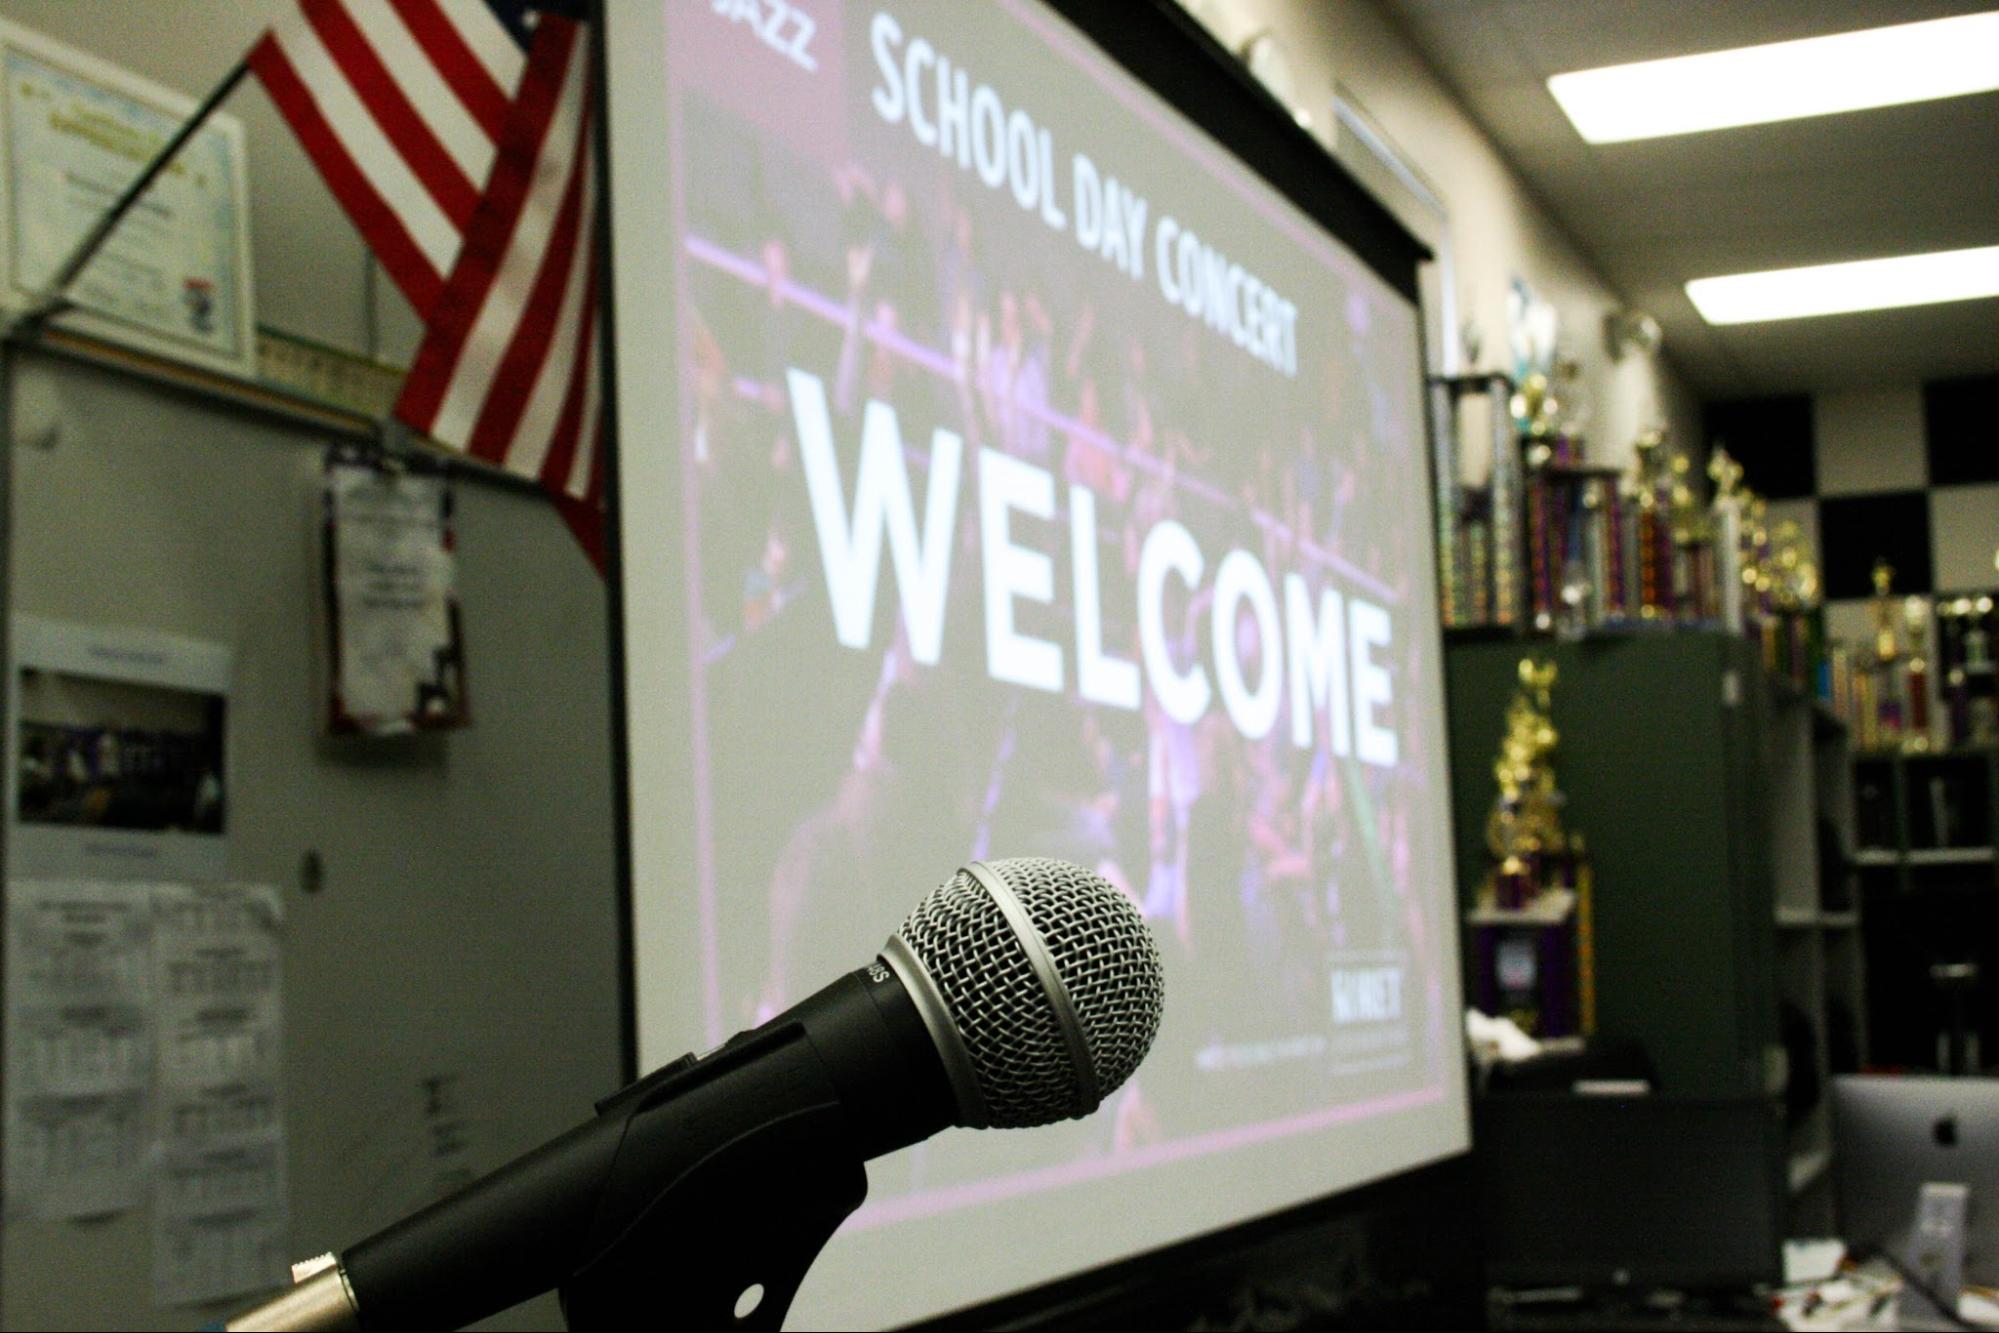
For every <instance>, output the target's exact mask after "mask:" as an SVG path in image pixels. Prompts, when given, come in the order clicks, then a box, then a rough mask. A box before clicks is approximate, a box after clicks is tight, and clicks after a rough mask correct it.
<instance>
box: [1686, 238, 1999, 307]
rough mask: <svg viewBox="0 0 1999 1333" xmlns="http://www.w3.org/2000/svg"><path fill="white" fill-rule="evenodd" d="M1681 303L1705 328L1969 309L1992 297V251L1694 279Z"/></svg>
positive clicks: (1998, 254) (1998, 277) (1995, 266)
mask: <svg viewBox="0 0 1999 1333" xmlns="http://www.w3.org/2000/svg"><path fill="white" fill-rule="evenodd" d="M1687 296H1688V298H1689V299H1690V300H1692V301H1693V303H1694V308H1695V309H1696V310H1698V311H1700V312H1701V318H1702V319H1705V320H1706V321H1707V322H1708V323H1710V324H1753V323H1756V322H1758V321H1760V320H1766V319H1803V318H1805V317H1806V316H1809V315H1844V314H1850V313H1851V312H1853V311H1856V310H1893V309H1896V308H1898V307H1900V306H1911V305H1934V304H1936V303H1937V302H1939V301H1969V300H1972V299H1974V298H1976V297H1980V296H1999V245H1986V246H1980V247H1978V248H1977V249H1974V250H1940V251H1938V252H1936V253H1935V254H1927V255H1898V256H1896V257H1895V258H1893V259H1862V260H1857V261H1855V262H1853V263H1850V264H1813V265H1811V266H1810V267H1808V268H1780V269H1772V270H1770V271H1769V272H1766V273H1736V274H1732V275H1730V276H1728V277H1724V278H1696V279H1694V280H1693V281H1692V282H1690V283H1688V284H1687Z"/></svg>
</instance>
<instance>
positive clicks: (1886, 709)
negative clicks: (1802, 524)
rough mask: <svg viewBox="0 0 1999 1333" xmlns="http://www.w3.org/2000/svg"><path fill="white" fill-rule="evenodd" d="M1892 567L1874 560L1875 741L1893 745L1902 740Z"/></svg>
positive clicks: (1898, 656)
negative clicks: (1876, 722)
mask: <svg viewBox="0 0 1999 1333" xmlns="http://www.w3.org/2000/svg"><path fill="white" fill-rule="evenodd" d="M1894 586H1895V570H1894V567H1893V566H1891V565H1890V564H1889V563H1888V562H1887V561H1886V560H1876V561H1875V562H1874V709H1875V715H1876V718H1877V720H1878V723H1879V726H1878V730H1877V731H1876V733H1875V740H1876V744H1878V745H1881V746H1894V745H1898V744H1900V743H1901V740H1902V690H1901V684H1902V682H1901V681H1899V680H1898V679H1896V672H1895V665H1896V663H1897V662H1899V661H1900V660H1901V657H1902V646H1901V644H1900V643H1899V642H1898V641H1897V640H1896V637H1895V598H1894V593H1893V589H1894Z"/></svg>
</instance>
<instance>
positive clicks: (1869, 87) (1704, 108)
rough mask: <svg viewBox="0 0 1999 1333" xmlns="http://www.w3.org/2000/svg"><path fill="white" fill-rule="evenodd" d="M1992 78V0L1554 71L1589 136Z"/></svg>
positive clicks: (1561, 95) (1688, 126) (1780, 112)
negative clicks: (1938, 13) (1890, 22)
mask: <svg viewBox="0 0 1999 1333" xmlns="http://www.w3.org/2000/svg"><path fill="white" fill-rule="evenodd" d="M1995 89H1999V10H1995V11H1992V12H1989V13H1984V14H1964V15H1960V16H1958V17H1956V18H1944V19H1932V20H1930V21H1928V22H1925V23H1901V24H1896V25H1895V26H1893V27H1888V28H1868V29H1865V30H1863V31H1861V32H1842V33H1836V34H1834V35H1833V36H1830V37H1807V38H1804V39H1802V40H1800V41H1794V42H1773V43H1771V44H1769V45H1767V46H1743V47H1738V48H1736V49H1735V50H1733V51H1710V52H1708V53H1707V54H1705V55H1697V56H1674V57H1673V58H1671V59H1669V60H1646V61H1641V62H1639V63H1637V64H1633V65H1606V66H1605V67H1603V68H1602V69H1586V70H1577V71H1575V72H1573V73H1569V74H1557V75H1555V76H1554V77H1553V78H1551V79H1549V80H1548V91H1549V92H1551V93H1553V94H1554V95H1555V100H1556V101H1557V102H1560V103H1561V104H1562V110H1564V111H1566V112H1568V114H1569V119H1570V120H1572V121H1574V122H1575V126H1576V129H1577V130H1578V131H1579V132H1580V133H1581V134H1582V136H1583V138H1584V139H1586V140H1588V141H1589V142H1590V143H1619V142H1622V141H1624V140H1627V139H1654V138H1658V137H1659V136H1660V135H1665V134H1694V133H1697V132H1699V131H1701V130H1720V129H1727V128H1729V127H1730V126H1734V125H1761V124H1765V123H1767V122H1769V121H1773V120H1796V119H1798V118H1799V117H1802V116H1829V115H1833V114H1835V113H1837V112H1841V111H1861V110H1865V109H1866V108H1868V107H1877V106H1895V105H1898V104H1900V103H1903V102H1927V101H1931V100H1934V99H1936V98H1939V97H1962V96H1965V95H1966V94H1970V93H1987V92H1992V91H1994V90H1995Z"/></svg>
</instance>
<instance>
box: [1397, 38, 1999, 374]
mask: <svg viewBox="0 0 1999 1333" xmlns="http://www.w3.org/2000/svg"><path fill="white" fill-rule="evenodd" d="M1377 2H1378V3H1379V5H1380V7H1381V8H1382V9H1383V11H1384V12H1386V13H1387V14H1388V15H1389V17H1390V19H1391V20H1392V21H1394V22H1395V23H1397V24H1398V25H1399V26H1400V27H1401V28H1402V30H1403V31H1404V33H1405V34H1406V35H1407V36H1408V37H1409V39H1410V40H1411V42H1413V43H1414V44H1415V46H1416V47H1417V48H1418V49H1419V50H1420V51H1422V52H1423V53H1424V55H1425V56H1427V58H1428V59H1429V61H1430V62H1431V64H1432V65H1434V66H1435V67H1436V69H1437V71H1438V72H1439V73H1440V74H1441V75H1442V76H1443V77H1444V79H1445V80H1446V81H1447V82H1448V83H1450V84H1451V85H1452V86H1453V87H1454V88H1455V90H1456V91H1457V94H1458V96H1459V97H1460V98H1461V99H1462V101H1463V102H1464V104H1465V105H1466V107H1467V108H1468V109H1469V110H1470V112H1471V114H1472V115H1473V116H1474V117H1475V118H1476V119H1477V120H1478V121H1479V123H1480V124H1481V125H1483V126H1484V127H1485V130H1486V132H1487V133H1488V134H1489V135H1491V136H1492V138H1493V140H1494V142H1495V143H1496V144H1497V145H1498V147H1499V150H1500V151H1501V152H1502V153H1503V154H1504V155H1505V156H1506V157H1507V158H1508V159H1509V161H1510V162H1511V163H1512V165H1513V167H1514V168H1515V170H1516V171H1517V172H1518V173H1519V174H1520V176H1521V177H1522V178H1523V179H1524V180H1525V181H1526V183H1527V186H1528V188H1529V189H1530V190H1532V191H1533V192H1534V193H1535V194H1536V195H1538V196H1539V197H1540V199H1541V200H1542V202H1543V203H1544V204H1545V205H1546V207H1547V208H1548V210H1549V211H1550V212H1551V213H1552V214H1553V215H1554V216H1555V218H1556V219H1557V220H1558V221H1559V222H1560V224H1561V225H1562V226H1563V227H1564V228H1565V229H1566V230H1567V231H1568V232H1569V234H1570V235H1571V236H1572V237H1573V238H1574V240H1575V241H1576V243H1577V245H1578V246H1579V248H1580V249H1581V250H1582V251H1583V252H1584V253H1585V254H1586V255H1587V256H1588V257H1589V258H1590V260H1591V261H1592V262H1593V263H1594V265H1595V266H1596V268H1597V270H1598V272H1599V273H1601V274H1602V276H1603V277H1604V279H1605V280H1606V281H1608V282H1609V283H1610V285H1611V286H1612V287H1614V288H1616V289H1617V290H1618V291H1619V292H1621V293H1622V294H1623V296H1624V297H1625V299H1626V300H1628V301H1629V302H1631V303H1632V304H1633V305H1635V306H1637V307H1639V308H1640V309H1643V310H1647V311H1650V312H1651V313H1652V314H1653V315H1654V316H1655V317H1656V318H1657V319H1658V321H1659V323H1660V325H1661V326H1662V328H1663V329H1664V330H1665V335H1666V342H1665V346H1666V354H1667V355H1668V357H1670V358H1671V360H1672V362H1673V364H1674V366H1675V367H1676V368H1677V369H1678V370H1679V371H1680V372H1681V374H1682V376H1683V378H1684V379H1685V380H1686V381H1687V384H1688V386H1689V387H1690V388H1691V389H1692V390H1693V391H1694V392H1695V393H1696V394H1697V395H1698V396H1700V397H1701V398H1703V399H1722V398H1736V397H1747V396H1754V395H1761V394H1774V393H1789V392H1795V391H1810V390H1821V389H1836V388H1843V387H1849V386H1854V385H1862V384H1884V383H1902V384H1906V383H1910V382H1912V381H1915V380H1922V379H1931V378H1937V377H1940V376H1946V375H1961V374H1969V373H1977V372H1985V371H1992V370H1999V298H1993V299H1988V300H1977V301H1958V302H1952V303H1950V304H1947V305H1936V306H1927V307H1917V308H1912V309H1907V310H1894V311H1880V312H1874V313H1868V314H1857V315H1831V316H1824V317H1820V318H1815V319H1794V320H1782V321H1777V322H1772V323H1767V324H1751V325H1736V326H1733V327H1729V328H1713V327H1710V326H1709V325H1708V324H1707V323H1706V322H1705V321H1703V320H1702V319H1701V317H1700V316H1699V315H1698V314H1697V313H1695V311H1694V308H1693V304H1692V303H1691V302H1690V301H1688V300H1687V296H1686V292H1685V290H1684V284H1685V283H1686V282H1687V281H1688V280H1689V279H1691V278H1699V277H1708V276H1712V275H1716V274H1723V273H1741V272H1747V271H1751V270H1756V269H1765V268H1789V267H1795V266H1798V265H1804V264H1815V263H1828V262H1832V261H1836V260H1843V259H1861V258H1870V257H1874V256H1881V255H1891V254H1905V253H1916V252H1920V251H1925V250H1948V249H1955V248H1960V247H1966V246H1975V245H1993V244H1999V93H1987V94H1983V95H1981V96H1976V97H1958V98H1949V99H1945V100H1940V101H1935V102H1929V103H1923V104H1918V105H1913V106H1902V107H1886V108H1882V109H1880V110H1875V111H1859V112H1853V113H1849V114H1846V115H1839V116H1824V117H1818V118H1815V119H1808V120H1796V121H1787V122H1783V123H1780V124H1775V125H1756V126H1745V127H1743V128H1741V129H1731V130H1717V131H1713V132H1710V133H1706V134H1691V135H1681V136H1676V137H1672V138H1664V139H1652V140H1644V141H1639V142H1635V143H1621V144H1600V145H1595V146H1592V145H1589V144H1585V143H1584V142H1583V141H1582V138H1581V136H1580V135H1578V134H1577V133H1576V130H1575V127H1574V126H1572V125H1571V124H1570V123H1569V121H1568V118H1567V117H1566V116H1564V115H1563V114H1562V111H1561V108H1560V107H1558V106H1557V105H1556V103H1555V99H1554V98H1553V97H1552V96H1551V95H1550V94H1549V92H1548V86H1547V79H1548V76H1549V75H1551V74H1558V73H1561V72H1563V71H1565V70H1573V69H1590V68H1594V67H1596V66H1600V65H1614V64H1620V63H1623V62H1626V61H1634V60H1652V59H1657V58H1659V57H1662V56H1672V55H1686V54H1690V53H1693V52H1696V51H1710V50H1722V49H1726V48H1729V47H1736V46H1748V45H1753V44H1756V43H1760V42H1773V41H1783V40H1786V39H1789V38H1795V37H1812V36H1818V35H1820V34H1824V33H1831V32H1844V31H1850V30H1853V29H1858V28H1869V27H1876V26H1880V25H1883V24H1888V23H1898V22H1909V21H1913V20H1916V19H1925V18H1939V17H1942V16H1944V15H1947V14H1960V13H1969V12H1975V11H1978V10H1983V9H1989V8H1992V7H1993V4H1994V3H1995V0H1974V2H1973V3H1963V2H1962V0H1960V2H1958V3H1951V2H1950V0H1837V2H1835V0H1377Z"/></svg>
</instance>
